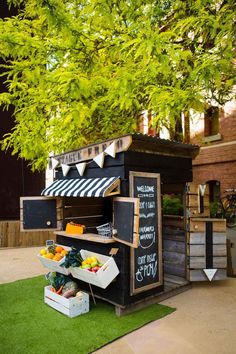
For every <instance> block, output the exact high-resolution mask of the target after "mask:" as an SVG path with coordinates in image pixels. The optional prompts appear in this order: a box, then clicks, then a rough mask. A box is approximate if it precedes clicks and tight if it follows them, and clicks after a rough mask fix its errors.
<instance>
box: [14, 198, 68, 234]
mask: <svg viewBox="0 0 236 354" xmlns="http://www.w3.org/2000/svg"><path fill="white" fill-rule="evenodd" d="M20 208H21V231H34V230H44V231H46V230H57V229H59V228H60V222H59V214H60V210H61V202H60V201H58V200H57V199H56V198H50V197H21V198H20Z"/></svg>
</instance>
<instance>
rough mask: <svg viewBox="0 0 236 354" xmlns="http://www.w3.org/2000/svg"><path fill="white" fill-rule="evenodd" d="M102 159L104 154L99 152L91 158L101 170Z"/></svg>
mask: <svg viewBox="0 0 236 354" xmlns="http://www.w3.org/2000/svg"><path fill="white" fill-rule="evenodd" d="M104 158H105V154H104V152H101V153H100V154H99V155H97V156H95V157H94V158H93V161H95V162H96V164H97V165H98V166H99V167H100V168H103V164H104Z"/></svg>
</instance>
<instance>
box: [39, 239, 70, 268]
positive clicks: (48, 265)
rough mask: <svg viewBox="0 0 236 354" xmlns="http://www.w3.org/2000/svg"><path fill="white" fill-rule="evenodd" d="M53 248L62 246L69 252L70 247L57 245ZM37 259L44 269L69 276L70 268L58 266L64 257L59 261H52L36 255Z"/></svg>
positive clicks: (63, 260)
mask: <svg viewBox="0 0 236 354" xmlns="http://www.w3.org/2000/svg"><path fill="white" fill-rule="evenodd" d="M55 246H62V247H63V248H64V249H65V250H67V251H70V250H71V247H68V246H64V245H59V244H55ZM38 258H39V260H40V262H41V263H42V265H43V266H44V267H45V268H48V269H50V270H51V271H53V272H58V273H61V274H65V275H68V274H70V268H65V267H61V266H60V264H62V263H64V262H65V257H63V258H62V259H61V260H60V261H54V260H53V259H49V258H45V257H42V256H41V255H40V254H38Z"/></svg>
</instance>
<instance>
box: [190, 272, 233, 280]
mask: <svg viewBox="0 0 236 354" xmlns="http://www.w3.org/2000/svg"><path fill="white" fill-rule="evenodd" d="M189 278H190V279H191V281H208V278H207V276H206V274H205V273H204V271H203V270H202V269H191V270H190V271H189ZM226 278H227V271H226V269H218V270H217V272H216V274H215V276H214V280H224V279H226Z"/></svg>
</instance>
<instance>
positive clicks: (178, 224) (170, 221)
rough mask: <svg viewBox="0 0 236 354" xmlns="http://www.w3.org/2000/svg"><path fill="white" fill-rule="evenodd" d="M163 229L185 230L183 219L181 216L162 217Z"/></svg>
mask: <svg viewBox="0 0 236 354" xmlns="http://www.w3.org/2000/svg"><path fill="white" fill-rule="evenodd" d="M162 224H163V227H173V229H178V230H185V219H184V217H183V216H177V215H163V218H162Z"/></svg>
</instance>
